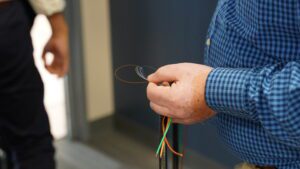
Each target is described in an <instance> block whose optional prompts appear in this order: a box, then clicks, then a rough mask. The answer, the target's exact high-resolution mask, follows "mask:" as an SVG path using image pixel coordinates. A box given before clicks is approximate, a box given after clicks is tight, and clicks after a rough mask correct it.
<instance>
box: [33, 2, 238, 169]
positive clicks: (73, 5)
mask: <svg viewBox="0 0 300 169" xmlns="http://www.w3.org/2000/svg"><path fill="white" fill-rule="evenodd" d="M216 1H217V0H210V1H208V0H207V1H204V0H189V1H186V0H164V1H162V0H88V1H83V0H67V9H66V12H65V15H66V18H67V21H68V23H69V28H70V43H71V44H70V47H71V70H70V73H69V76H68V77H67V78H66V79H58V78H56V77H54V76H52V75H50V74H49V73H48V72H46V71H45V69H44V68H43V64H42V60H41V57H40V56H41V53H42V49H43V46H44V45H45V43H46V42H47V39H48V38H49V37H50V35H51V29H50V26H49V23H48V22H47V19H46V18H45V16H42V15H41V16H38V17H37V18H36V20H35V24H34V27H33V29H32V38H33V43H34V56H35V61H36V65H37V67H38V69H39V71H40V73H41V75H42V78H43V81H44V83H45V100H44V101H45V105H46V108H47V111H48V114H49V116H50V122H51V130H52V133H53V135H54V137H55V140H56V141H55V145H56V148H57V161H58V168H59V169H154V168H158V160H157V158H156V157H155V149H156V148H157V145H158V143H159V138H158V132H159V131H158V126H159V123H158V122H159V120H158V116H157V115H155V114H154V113H153V112H152V111H151V110H150V108H149V106H148V101H147V99H146V93H145V91H146V84H142V85H129V84H124V83H121V82H119V81H117V80H116V79H115V78H114V75H113V71H114V70H115V69H116V68H117V67H119V66H121V65H125V64H137V65H151V66H153V67H160V66H162V65H165V64H170V63H177V62H195V63H202V61H203V53H204V44H205V37H206V32H207V29H208V25H209V22H210V19H211V17H212V15H213V11H214V8H215V5H216ZM181 132H182V133H183V134H182V138H183V140H184V141H182V142H183V143H185V144H184V147H185V153H186V155H185V157H184V159H183V162H184V168H189V169H194V168H195V169H196V168H197V169H226V168H228V169H229V168H233V166H234V164H236V163H238V162H239V161H238V160H237V159H236V158H235V157H234V156H232V155H231V154H230V153H229V152H227V150H226V148H225V147H223V145H222V143H221V141H220V140H219V138H218V136H217V133H216V131H215V129H214V127H213V126H212V125H211V124H209V122H206V123H204V124H198V125H192V126H186V127H181Z"/></svg>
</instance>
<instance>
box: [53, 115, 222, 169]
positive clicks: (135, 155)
mask: <svg viewBox="0 0 300 169" xmlns="http://www.w3.org/2000/svg"><path fill="white" fill-rule="evenodd" d="M90 130H91V139H90V140H89V141H88V142H86V143H78V142H71V141H68V140H67V139H62V140H60V141H56V144H55V145H56V149H57V166H58V169H156V168H158V161H157V158H156V157H155V152H154V151H155V148H156V147H153V146H149V145H146V144H145V143H142V142H141V141H140V140H139V139H134V138H133V137H131V136H129V135H128V134H125V133H124V132H120V130H118V129H116V128H115V127H114V124H113V118H107V119H105V120H101V121H100V123H95V124H92V125H91V127H90ZM187 151H188V153H186V155H185V159H184V164H185V166H184V167H183V168H184V169H226V167H224V166H221V165H219V164H217V163H215V162H214V161H211V160H210V159H207V158H206V157H204V156H200V155H199V154H195V153H192V151H190V150H187Z"/></svg>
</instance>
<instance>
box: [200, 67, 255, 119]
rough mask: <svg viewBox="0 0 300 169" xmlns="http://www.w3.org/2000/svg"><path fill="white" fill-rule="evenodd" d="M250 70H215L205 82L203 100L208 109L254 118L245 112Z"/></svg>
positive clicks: (247, 111)
mask: <svg viewBox="0 0 300 169" xmlns="http://www.w3.org/2000/svg"><path fill="white" fill-rule="evenodd" d="M252 74H253V73H252V71H251V70H250V69H239V68H215V69H214V70H213V71H212V72H211V73H210V74H209V76H208V79H207V81H206V90H205V99H206V102H207V104H208V106H209V107H210V108H212V109H213V110H215V111H216V112H219V113H220V112H223V113H229V114H231V115H236V116H243V117H245V118H252V119H253V118H255V117H253V114H251V113H250V112H251V110H247V109H248V108H249V105H248V103H247V93H248V91H247V90H248V86H249V85H248V84H249V80H250V79H251V77H252Z"/></svg>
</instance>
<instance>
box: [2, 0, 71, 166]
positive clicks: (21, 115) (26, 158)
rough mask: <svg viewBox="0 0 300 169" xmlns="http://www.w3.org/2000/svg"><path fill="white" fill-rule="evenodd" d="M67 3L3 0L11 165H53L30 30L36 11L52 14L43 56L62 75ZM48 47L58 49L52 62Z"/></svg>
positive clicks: (5, 121)
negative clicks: (48, 37) (50, 61)
mask: <svg viewBox="0 0 300 169" xmlns="http://www.w3.org/2000/svg"><path fill="white" fill-rule="evenodd" d="M64 7H65V1H64V0H28V1H26V0H0V148H1V149H3V150H4V151H5V152H6V153H7V158H8V159H7V161H8V165H9V168H18V169H54V168H55V160H54V152H55V150H54V147H53V143H52V141H53V138H52V135H51V133H50V128H49V121H48V117H47V114H46V111H45V107H44V104H43V92H44V91H43V83H42V80H41V77H40V75H39V73H38V70H37V68H36V67H35V65H34V60H33V46H32V43H31V37H30V30H31V26H32V24H33V20H34V17H35V15H36V14H44V15H46V16H47V17H48V20H49V22H50V25H51V28H52V36H51V38H50V39H49V41H48V43H47V44H46V46H45V49H44V52H43V56H42V57H43V59H44V62H45V68H46V69H47V70H48V71H49V72H50V73H52V74H55V75H57V76H59V77H63V76H64V75H65V74H66V73H67V71H68V64H69V51H68V50H69V49H68V27H67V24H66V23H65V20H64V17H63V15H62V11H63V10H64ZM41 36H43V35H41ZM48 52H50V53H52V54H53V55H54V60H53V62H52V63H50V64H47V63H46V53H48Z"/></svg>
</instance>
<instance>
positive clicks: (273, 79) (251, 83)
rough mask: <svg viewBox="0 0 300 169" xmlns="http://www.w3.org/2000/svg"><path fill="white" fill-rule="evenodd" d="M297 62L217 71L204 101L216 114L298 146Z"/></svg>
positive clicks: (299, 78)
mask: <svg viewBox="0 0 300 169" xmlns="http://www.w3.org/2000/svg"><path fill="white" fill-rule="evenodd" d="M299 74H300V62H297V61H294V62H289V63H278V64H275V65H268V66H265V67H261V68H255V69H250V68H249V69H238V68H217V69H215V70H214V71H213V72H212V73H211V74H210V75H209V77H208V80H207V85H206V86H207V87H206V101H207V103H208V105H209V106H210V107H211V108H212V109H214V110H216V111H217V112H219V113H226V114H230V115H234V116H238V117H240V118H246V119H251V120H253V121H256V122H259V123H260V124H261V125H262V127H264V128H265V129H266V130H267V131H268V133H270V134H272V135H273V136H275V137H276V138H278V140H280V141H283V142H284V143H285V144H289V145H292V146H297V147H299V146H300V76H299Z"/></svg>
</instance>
